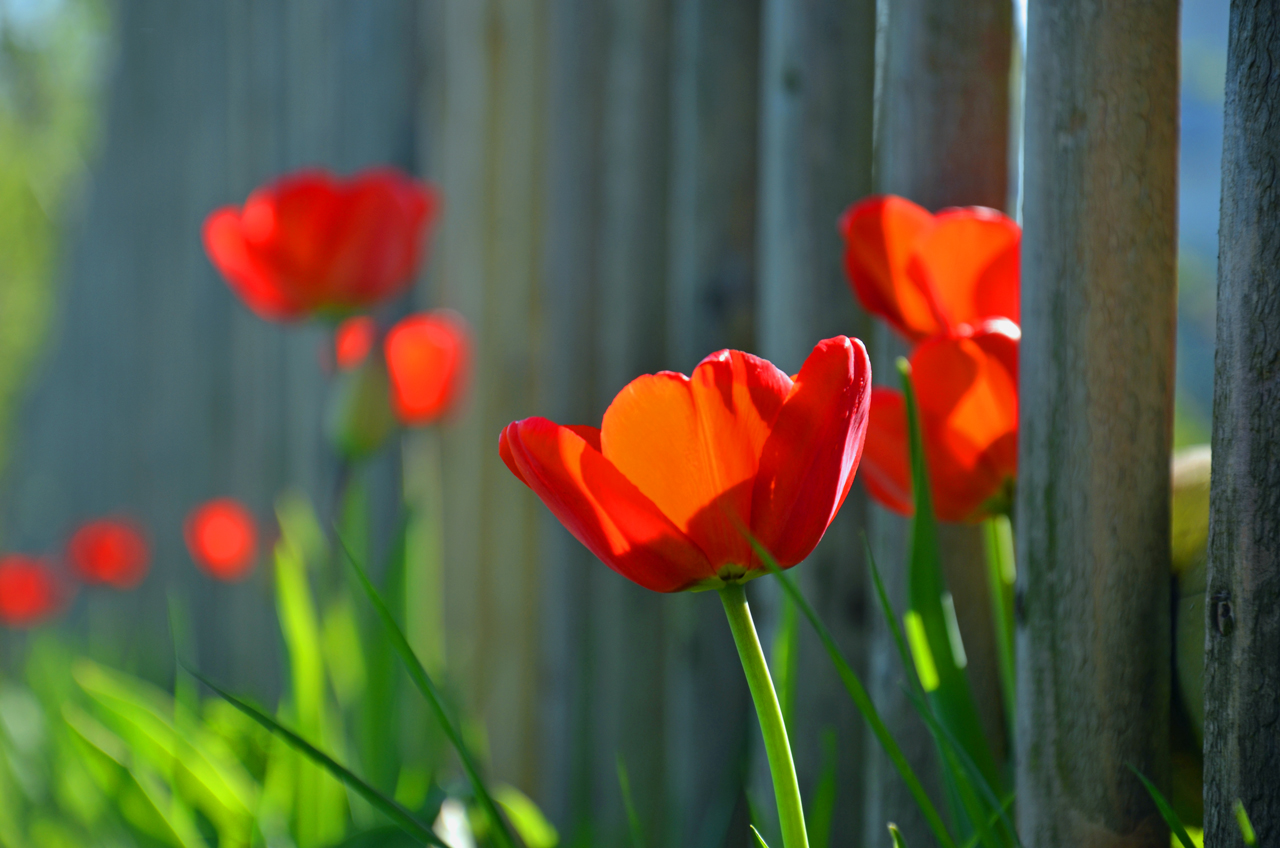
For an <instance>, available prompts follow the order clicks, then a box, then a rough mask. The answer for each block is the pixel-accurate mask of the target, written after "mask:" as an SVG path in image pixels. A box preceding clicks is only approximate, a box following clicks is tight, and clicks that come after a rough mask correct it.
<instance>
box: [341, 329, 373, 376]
mask: <svg viewBox="0 0 1280 848" xmlns="http://www.w3.org/2000/svg"><path fill="white" fill-rule="evenodd" d="M377 339H378V323H377V322H376V321H374V320H373V319H372V318H370V317H369V316H368V315H357V316H356V317H354V318H348V319H347V320H345V321H343V322H342V323H341V324H339V325H338V329H336V330H334V332H333V359H334V363H335V364H336V365H337V366H338V370H340V371H350V370H351V369H352V368H355V367H356V366H357V365H359V364H360V363H361V362H364V359H365V357H366V356H368V355H369V351H371V350H373V343H374V342H375V341H377Z"/></svg>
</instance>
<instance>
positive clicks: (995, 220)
mask: <svg viewBox="0 0 1280 848" xmlns="http://www.w3.org/2000/svg"><path fill="white" fill-rule="evenodd" d="M933 220H934V225H933V227H932V228H931V229H929V231H928V232H926V233H923V234H922V235H921V236H920V237H919V239H918V240H917V241H916V243H915V248H914V250H913V251H912V253H911V257H910V259H909V261H908V262H907V274H908V276H910V277H911V278H912V279H913V280H914V281H915V282H916V284H917V285H918V286H919V287H920V289H921V290H922V291H925V292H929V293H931V295H932V298H933V301H934V305H935V307H936V309H937V311H938V317H939V320H940V322H942V323H943V324H944V326H946V327H954V326H956V325H957V324H973V323H976V322H978V321H980V320H982V319H984V318H1008V319H1009V320H1011V321H1013V322H1015V323H1016V322H1017V321H1018V311H1019V306H1018V296H1019V294H1018V286H1019V254H1020V246H1021V242H1022V228H1021V227H1019V226H1018V225H1017V223H1015V222H1014V221H1013V220H1012V219H1011V218H1008V217H1007V216H1005V215H1003V214H1001V213H1000V212H997V211H995V210H994V209H986V208H984V207H980V206H974V207H968V208H965V209H948V210H945V211H943V212H939V213H938V214H937V215H936V216H934V219H933Z"/></svg>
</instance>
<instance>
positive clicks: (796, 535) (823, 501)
mask: <svg viewBox="0 0 1280 848" xmlns="http://www.w3.org/2000/svg"><path fill="white" fill-rule="evenodd" d="M870 396H871V362H870V360H869V359H868V358H867V351H866V349H865V348H864V347H863V346H862V342H860V341H858V340H857V339H849V338H846V337H845V336H837V337H836V338H833V339H827V340H825V341H823V342H819V343H818V346H817V347H815V348H814V349H813V353H811V354H809V358H808V359H806V360H805V363H804V365H803V366H802V367H801V368H800V373H799V374H797V375H796V380H795V383H794V384H793V385H792V387H791V392H790V393H789V394H788V396H787V399H786V401H785V402H784V403H783V405H782V409H781V410H780V411H779V412H778V417H777V420H776V421H774V424H773V432H772V433H771V434H770V436H769V440H768V442H767V443H766V444H765V447H764V452H763V454H762V456H761V459H760V471H759V475H758V476H757V478H756V483H755V490H754V492H753V497H752V505H751V529H752V531H753V532H754V533H755V535H756V538H757V539H758V540H759V541H760V543H761V544H762V545H764V547H765V548H767V549H768V550H769V552H770V553H772V554H773V556H774V557H775V558H776V559H777V561H778V564H779V565H782V566H784V567H785V566H789V565H794V564H795V563H797V562H800V560H802V559H804V558H805V557H806V556H808V555H809V553H810V551H812V550H813V548H814V546H816V545H817V544H818V542H819V540H821V539H822V536H823V534H824V533H825V532H826V530H827V526H828V525H829V524H830V523H831V520H832V519H833V518H834V517H835V514H836V512H837V511H838V510H839V509H840V505H841V504H842V503H844V499H845V496H846V495H847V494H848V493H849V487H850V486H851V485H852V483H853V477H854V474H855V472H856V471H857V468H858V461H859V459H860V458H861V455H862V447H863V440H864V438H865V436H866V431H867V417H868V412H869V410H870Z"/></svg>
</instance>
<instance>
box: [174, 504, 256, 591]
mask: <svg viewBox="0 0 1280 848" xmlns="http://www.w3.org/2000/svg"><path fill="white" fill-rule="evenodd" d="M183 529H184V535H185V536H186V541H187V550H188V551H190V553H191V558H192V559H193V560H195V562H196V565H198V566H200V567H201V568H202V569H204V570H205V571H206V572H208V574H209V575H210V576H212V577H216V578H218V579H219V580H239V579H240V578H242V577H245V576H246V575H248V573H249V572H250V571H252V570H253V566H254V564H255V562H256V561H257V558H258V528H257V524H256V522H255V521H254V520H253V515H252V514H251V513H250V512H249V510H247V509H245V508H244V506H242V505H241V504H240V502H239V501H236V500H234V499H232V498H216V499H214V500H211V501H208V502H206V503H204V504H202V505H200V506H199V507H197V508H196V509H194V510H192V512H191V514H190V515H189V516H187V522H186V526H185V527H184V528H183Z"/></svg>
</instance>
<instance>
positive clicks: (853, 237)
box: [840, 196, 942, 341]
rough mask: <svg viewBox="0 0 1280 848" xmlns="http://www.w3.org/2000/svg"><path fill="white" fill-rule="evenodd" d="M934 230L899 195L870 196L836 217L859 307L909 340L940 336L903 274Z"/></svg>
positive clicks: (922, 294)
mask: <svg viewBox="0 0 1280 848" xmlns="http://www.w3.org/2000/svg"><path fill="white" fill-rule="evenodd" d="M933 226H934V218H933V216H932V215H930V214H929V212H928V210H926V209H924V208H923V207H921V206H917V205H916V204H914V203H912V202H911V201H909V200H906V199H904V198H901V197H893V196H884V197H869V198H867V199H866V200H863V201H861V202H859V203H856V204H854V205H853V206H851V207H849V209H848V210H847V211H846V212H845V213H844V215H842V216H841V218H840V233H841V235H842V236H843V237H844V241H845V254H844V262H845V271H846V272H847V274H848V276H849V282H850V284H851V285H852V286H853V291H854V294H856V295H857V297H858V300H860V301H861V302H862V306H863V308H865V309H866V310H867V311H868V312H870V313H871V314H873V315H878V316H880V317H881V318H883V319H884V320H885V321H887V322H888V323H889V324H890V325H891V326H892V327H893V328H894V329H895V330H897V331H898V332H899V333H901V334H902V335H904V336H906V337H907V338H908V339H911V340H913V341H915V340H920V339H923V338H926V337H928V336H931V335H933V334H934V333H937V332H939V331H940V330H941V329H942V326H941V325H940V324H939V322H938V319H937V317H936V315H935V311H934V306H933V304H932V302H931V298H930V297H929V295H928V293H927V291H926V290H925V289H923V288H922V287H921V286H920V284H919V283H918V282H917V281H916V280H915V279H913V278H912V277H911V276H910V275H909V274H908V273H907V265H908V262H909V260H910V258H911V255H912V251H913V249H914V248H915V245H916V243H917V242H918V241H919V240H920V239H921V238H922V237H924V236H925V235H926V234H927V233H928V232H929V231H930V230H931V229H932V228H933Z"/></svg>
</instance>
